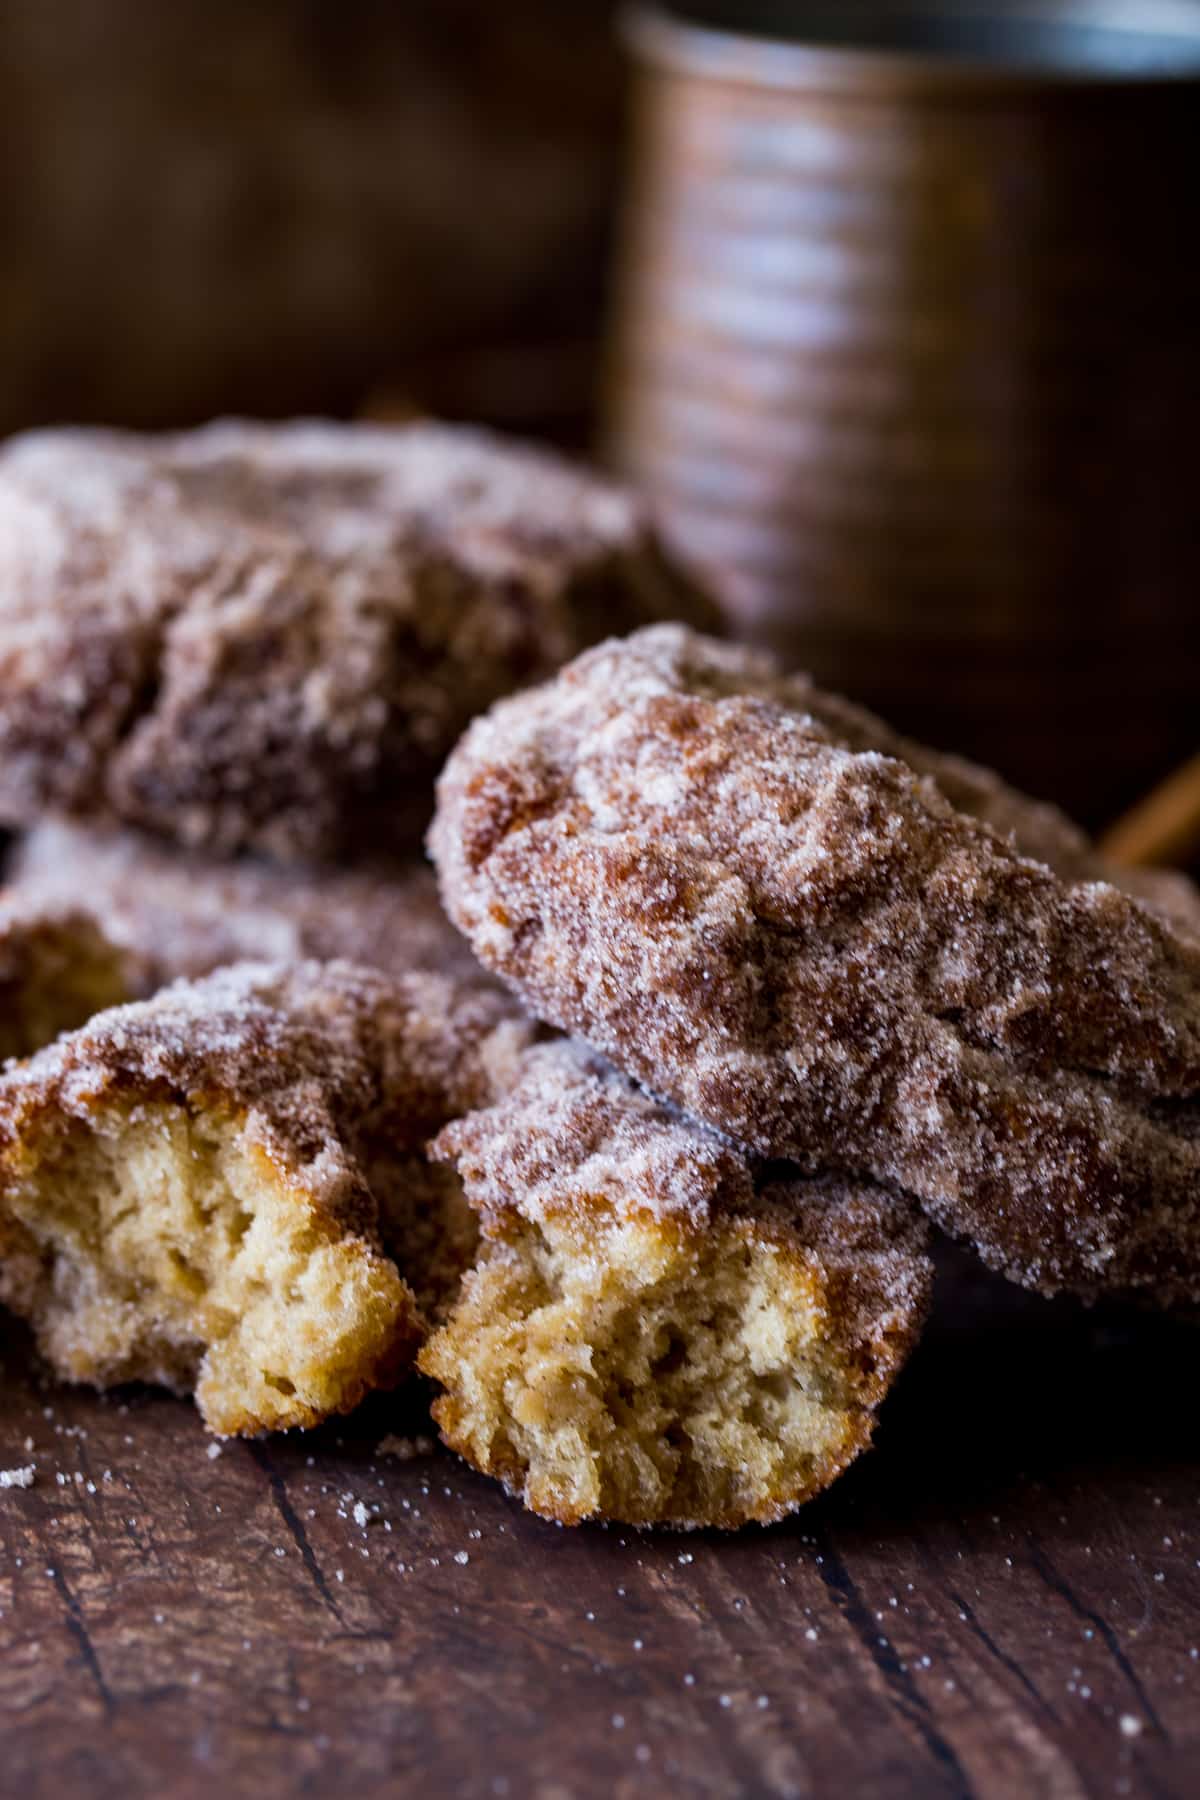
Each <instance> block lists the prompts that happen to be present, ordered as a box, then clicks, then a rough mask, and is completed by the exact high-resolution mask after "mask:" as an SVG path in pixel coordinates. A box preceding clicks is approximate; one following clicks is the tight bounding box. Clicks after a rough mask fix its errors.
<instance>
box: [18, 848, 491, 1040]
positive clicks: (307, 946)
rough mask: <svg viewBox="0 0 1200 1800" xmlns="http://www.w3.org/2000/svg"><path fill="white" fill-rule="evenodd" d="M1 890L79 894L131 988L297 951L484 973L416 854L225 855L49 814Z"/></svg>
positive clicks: (43, 904)
mask: <svg viewBox="0 0 1200 1800" xmlns="http://www.w3.org/2000/svg"><path fill="white" fill-rule="evenodd" d="M7 892H8V893H9V895H10V896H13V897H14V898H16V899H18V900H20V901H23V902H24V903H25V904H26V905H27V906H32V907H36V908H42V909H54V908H64V907H68V906H74V907H76V908H77V907H79V906H80V905H86V907H87V909H88V911H89V912H90V913H91V914H92V915H93V916H94V917H95V918H96V919H97V920H98V921H99V922H100V924H101V925H102V926H103V929H104V932H105V935H106V936H107V937H108V938H109V939H110V940H111V941H112V942H113V943H114V944H117V945H119V946H120V948H121V950H122V951H123V952H124V955H125V961H126V968H127V973H128V979H129V980H130V982H131V983H132V985H133V987H134V988H135V989H136V991H137V992H138V993H141V994H151V993H153V992H154V991H155V990H156V989H157V988H159V987H162V986H163V985H165V983H167V982H169V981H173V980H175V979H176V978H177V977H179V976H185V975H186V976H193V977H194V976H200V975H206V974H208V973H209V972H210V971H211V970H213V969H217V968H221V967H222V966H224V965H225V964H227V963H234V962H244V961H255V962H257V961H269V962H301V961H304V960H306V959H309V958H313V959H316V960H318V961H334V960H337V959H338V958H344V959H345V960H347V961H349V962H357V963H363V964H366V965H367V966H369V967H371V968H380V969H384V970H388V971H391V972H394V973H397V974H404V973H407V972H409V971H414V970H423V969H424V970H429V971H431V972H433V973H437V974H444V975H453V976H455V977H459V978H461V979H464V980H474V981H476V982H484V981H487V980H488V979H489V977H488V976H486V975H485V973H484V971H483V969H482V968H481V967H480V965H479V963H478V962H477V960H476V958H475V956H474V954H473V952H472V951H471V949H470V947H469V945H468V944H467V942H466V939H465V938H464V937H463V936H462V934H461V933H460V932H458V931H456V930H455V928H454V926H453V925H451V923H450V921H449V920H448V919H447V917H446V914H445V911H444V910H443V907H442V903H441V900H440V899H439V897H438V891H437V883H436V881H435V879H434V876H433V873H432V871H431V870H430V869H429V867H428V865H427V864H425V863H424V862H422V861H419V860H417V859H416V858H409V859H407V860H403V861H402V860H395V861H389V860H386V859H384V858H377V859H375V860H373V861H371V862H367V863H363V864H361V865H359V866H355V867H352V868H334V867H331V866H329V865H326V864H319V863H318V864H312V865H305V866H298V865H295V864H293V865H282V864H279V863H272V862H268V861H266V860H265V859H264V858H261V857H241V858H239V859H236V860H233V861H227V860H225V859H223V858H219V857H215V856H208V855H205V854H203V853H202V852H199V851H189V850H186V849H184V848H182V847H181V846H179V845H175V844H171V843H167V842H164V841H162V840H159V839H156V838H152V837H149V836H148V835H146V834H145V833H143V832H138V831H133V830H130V829H129V828H127V827H124V828H123V827H120V826H116V827H113V826H109V827H105V826H98V825H93V826H88V825H77V824H72V823H67V822H61V821H56V820H51V821H47V822H46V823H44V824H42V825H39V826H36V827H35V828H34V829H33V830H32V831H31V832H29V833H28V834H27V835H26V836H25V837H24V838H23V839H22V840H21V841H20V842H19V843H18V845H17V847H16V850H15V852H14V854H13V857H12V859H11V862H10V866H9V870H8V889H7ZM72 1022H73V1023H77V1022H79V1021H72Z"/></svg>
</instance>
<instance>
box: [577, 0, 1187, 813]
mask: <svg viewBox="0 0 1200 1800" xmlns="http://www.w3.org/2000/svg"><path fill="white" fill-rule="evenodd" d="M731 22H736V24H737V26H738V29H736V30H735V29H732V28H731ZM627 34H628V40H629V43H630V44H631V46H632V50H633V54H634V58H635V65H636V80H635V97H634V123H635V131H634V152H633V159H632V175H631V182H630V188H629V192H628V196H627V204H626V218H625V230H624V237H623V246H622V253H621V257H620V264H619V280H618V284H617V304H616V316H615V321H614V333H613V341H612V355H611V362H610V383H609V393H608V399H609V413H608V424H609V442H610V449H611V452H612V454H613V457H614V459H615V460H616V461H617V462H618V463H619V464H621V465H623V466H624V468H625V469H626V470H628V471H629V472H631V473H632V474H633V475H635V476H636V477H637V478H639V479H640V480H641V481H642V482H643V484H644V485H645V486H647V487H648V488H649V490H650V491H651V493H652V495H653V496H655V498H656V499H657V502H658V505H659V508H660V512H661V515H662V517H663V520H664V524H665V525H666V528H667V530H668V532H669V534H670V535H671V536H673V537H674V539H675V540H676V542H677V543H678V544H679V546H680V548H681V549H682V550H683V551H684V552H685V554H688V555H690V556H691V557H692V558H693V560H694V561H695V562H696V563H697V564H698V565H699V566H700V567H701V568H702V569H703V570H705V571H707V572H708V573H709V574H710V575H711V576H712V577H713V578H714V579H715V580H716V582H717V585H718V587H719V589H720V591H721V592H722V593H723V594H724V596H725V599H726V603H727V605H728V608H729V610H730V613H731V615H732V619H733V622H734V625H735V628H736V629H737V630H738V631H739V633H740V634H742V635H744V636H746V637H748V638H750V639H752V640H755V641H758V642H762V643H767V644H770V645H773V646H774V647H776V648H777V649H779V650H781V651H782V652H783V653H784V654H785V655H786V656H787V657H788V658H789V659H790V660H792V661H794V662H796V663H803V664H804V665H806V666H808V667H810V668H811V669H812V670H813V671H814V672H815V673H816V674H817V676H818V677H819V678H820V679H821V680H823V681H825V682H828V683H832V684H834V685H836V686H838V687H841V688H844V689H846V690H848V691H850V692H851V693H853V694H855V695H856V696H857V697H859V698H861V699H864V700H866V701H867V702H868V703H870V704H872V705H874V706H876V707H878V708H879V709H880V710H882V711H884V712H886V713H888V714H889V715H890V716H891V717H893V718H894V719H895V720H896V721H897V722H899V723H902V724H904V725H906V726H907V727H909V728H910V729H911V730H914V731H918V732H921V733H923V734H925V735H927V736H928V737H929V738H930V739H932V740H935V741H937V742H940V743H944V744H948V745H954V746H956V747H958V748H961V749H963V750H964V751H967V752H969V753H971V754H974V755H976V756H980V757H983V758H985V759H987V760H989V761H992V762H995V763H996V764H998V765H999V766H1000V767H1002V768H1003V769H1004V770H1005V771H1006V772H1007V773H1008V774H1009V775H1010V776H1011V777H1013V778H1014V779H1016V780H1018V781H1020V782H1022V783H1024V784H1025V785H1027V786H1029V787H1031V788H1034V789H1037V790H1040V791H1042V792H1045V793H1048V794H1051V795H1053V796H1054V797H1056V798H1057V799H1059V800H1060V801H1062V802H1063V803H1065V804H1067V805H1068V806H1070V807H1072V808H1073V809H1074V810H1076V811H1077V812H1078V813H1080V814H1081V815H1082V816H1084V817H1085V818H1088V819H1090V820H1093V821H1095V820H1099V819H1101V818H1103V817H1104V816H1106V815H1111V814H1112V813H1114V812H1115V811H1116V810H1117V809H1119V808H1120V807H1121V806H1122V805H1123V804H1125V803H1126V802H1127V801H1128V800H1129V799H1131V798H1132V797H1134V796H1135V795H1136V794H1137V793H1139V792H1140V791H1141V790H1142V789H1144V788H1145V787H1146V786H1147V785H1148V784H1149V783H1150V782H1151V781H1152V780H1153V779H1154V778H1155V777H1156V776H1157V775H1159V774H1160V773H1161V772H1162V771H1163V770H1164V769H1165V768H1168V767H1170V766H1171V764H1172V763H1173V762H1175V761H1179V760H1181V759H1182V758H1183V757H1185V756H1186V755H1188V754H1189V753H1191V752H1193V751H1194V750H1195V747H1196V742H1197V739H1198V738H1200V624H1198V622H1197V612H1198V608H1200V493H1198V482H1197V463H1196V453H1195V443H1196V431H1197V419H1198V417H1200V155H1198V154H1197V153H1198V151H1200V6H1197V5H1194V4H1173V3H1171V0H1166V3H1165V4H1161V5H1157V4H1155V0H1130V3H1129V4H1107V5H1106V4H1085V3H1083V0H1060V3H1059V4H1052V3H1047V0H1043V3H1042V4H1041V5H1040V6H1033V7H1030V6H1024V7H1020V8H1017V9H1014V8H1012V7H1009V8H1005V9H1003V10H1002V9H1001V8H1000V7H998V6H996V5H992V6H989V7H986V8H981V7H977V6H973V5H971V4H970V0H959V3H957V4H951V3H950V0H941V3H933V4H927V5H925V6H923V7H916V8H914V7H906V6H898V5H893V6H888V5H879V4H876V5H872V6H869V7H867V6H862V5H859V4H856V0H841V4H839V5H838V6H837V7H832V6H825V7H821V6H804V5H786V4H774V5H770V4H765V5H763V4H759V5H756V4H748V5H736V4H734V3H733V0H727V3H725V4H722V3H721V0H714V3H713V4H710V5H708V6H707V7H702V6H699V5H698V6H696V7H690V8H688V9H687V12H686V13H685V12H684V11H683V10H682V9H681V10H680V11H673V10H669V9H667V8H665V7H655V8H643V9H641V10H639V11H637V12H635V13H634V14H633V15H632V16H631V18H630V19H629V21H628V25H627Z"/></svg>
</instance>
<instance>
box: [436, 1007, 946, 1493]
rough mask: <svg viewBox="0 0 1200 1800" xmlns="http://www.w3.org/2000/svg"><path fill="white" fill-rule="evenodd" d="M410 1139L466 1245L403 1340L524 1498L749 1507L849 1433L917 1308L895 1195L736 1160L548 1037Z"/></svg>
mask: <svg viewBox="0 0 1200 1800" xmlns="http://www.w3.org/2000/svg"><path fill="white" fill-rule="evenodd" d="M434 1153H435V1154H436V1155H441V1156H444V1157H446V1158H447V1159H448V1160H449V1161H450V1162H451V1163H452V1164H453V1165H454V1166H455V1167H456V1168H457V1170H458V1173H459V1175H460V1177H461V1179H462V1181H463V1183H464V1186H465V1190H466V1194H467V1197H468V1199H469V1200H470V1202H471V1204H472V1205H473V1206H474V1207H476V1208H477V1209H478V1211H479V1214H480V1219H481V1222H482V1230H483V1240H484V1244H483V1253H482V1255H481V1258H480V1261H479V1262H478V1264H477V1266H476V1267H475V1268H474V1269H473V1270H472V1271H471V1272H470V1273H469V1274H468V1275H467V1277H466V1279H465V1281H464V1283H463V1287H462V1291H461V1294H460V1297H459V1299H458V1301H457V1303H456V1304H455V1305H454V1307H453V1308H452V1310H451V1312H450V1315H449V1318H448V1320H447V1322H446V1324H445V1325H444V1326H443V1328H442V1329H441V1330H440V1331H439V1332H438V1333H437V1334H436V1335H435V1336H434V1337H432V1338H431V1339H430V1340H429V1342H428V1343H427V1344H426V1346H425V1348H424V1350H423V1352H422V1354H421V1367H422V1368H423V1369H424V1371H425V1373H426V1374H428V1375H431V1376H433V1377H434V1378H435V1379H436V1380H437V1381H439V1382H440V1383H441V1384H442V1387H443V1388H444V1390H445V1391H444V1392H443V1394H442V1395H441V1396H440V1398H439V1399H438V1400H436V1401H435V1403H434V1408H433V1412H434V1417H435V1419H436V1420H437V1422H438V1424H439V1426H440V1427H441V1431H442V1435H443V1437H444V1438H445V1440H446V1442H447V1443H448V1444H450V1445H451V1446H452V1448H454V1449H455V1450H457V1451H459V1452H460V1453H461V1454H462V1455H463V1456H464V1457H466V1459H467V1460H468V1461H469V1462H471V1463H473V1464H474V1465H475V1467H476V1468H478V1469H481V1470H483V1471H484V1472H485V1473H486V1474H489V1475H495V1476H498V1477H499V1478H500V1480H502V1481H503V1482H504V1483H505V1485H506V1486H507V1487H508V1488H509V1489H510V1490H511V1491H512V1492H514V1493H516V1494H518V1495H520V1496H521V1497H522V1498H523V1499H524V1501H525V1503H526V1505H527V1506H529V1507H530V1508H532V1510H533V1511H535V1512H539V1513H542V1514H544V1515H545V1516H546V1517H548V1518H553V1519H557V1520H559V1521H560V1522H561V1523H563V1524H570V1525H573V1524H577V1523H579V1522H580V1521H581V1520H583V1519H591V1518H600V1519H617V1520H623V1521H625V1522H626V1523H629V1524H634V1525H674V1526H684V1527H692V1526H724V1527H733V1526H737V1525H742V1524H745V1523H747V1522H748V1521H751V1520H758V1521H761V1522H764V1523H765V1522H768V1521H770V1520H773V1519H778V1518H781V1517H782V1516H783V1515H784V1514H785V1513H787V1512H790V1511H792V1510H793V1509H794V1508H795V1507H797V1506H799V1505H800V1504H801V1503H802V1502H803V1501H805V1500H807V1499H808V1498H810V1496H812V1495H813V1494H815V1493H817V1492H819V1491H820V1490H821V1489H822V1488H824V1487H826V1486H828V1484H829V1483H830V1482H831V1481H832V1480H833V1479H834V1478H835V1476H837V1475H838V1474H839V1473H840V1472H841V1471H842V1470H843V1469H844V1468H845V1467H846V1466H847V1465H848V1464H849V1463H850V1462H851V1461H852V1460H853V1459H854V1457H855V1456H857V1455H858V1453H859V1452H860V1451H861V1450H862V1449H864V1448H865V1446H866V1445H867V1444H868V1443H869V1441H870V1437H871V1430H872V1426H873V1423H874V1419H875V1413H876V1410H877V1408H878V1406H879V1403H880V1401H881V1400H882V1399H883V1396H884V1394H885V1393H886V1392H887V1390H888V1388H889V1387H890V1385H891V1383H892V1380H893V1378H894V1377H895V1375H896V1373H897V1371H898V1369H899V1368H900V1366H901V1364H902V1363H903V1361H904V1359H905V1357H906V1356H907V1354H908V1351H909V1349H910V1347H911V1346H912V1344H913V1342H914V1341H915V1339H916V1336H917V1333H918V1331H919V1328H920V1325H921V1322H922V1320H923V1318H924V1314H925V1311H926V1308H927V1306H928V1302H929V1293H930V1284H931V1279H932V1265H931V1263H930V1260H929V1258H928V1256H927V1254H926V1248H925V1237H926V1227H925V1226H924V1223H923V1221H922V1220H921V1219H920V1215H919V1214H918V1213H917V1212H916V1211H915V1209H914V1208H913V1207H912V1206H911V1205H910V1204H909V1203H908V1202H907V1201H904V1200H901V1199H898V1198H896V1197H895V1196H892V1195H889V1194H886V1193H884V1192H883V1191H882V1190H879V1189H876V1188H872V1187H871V1186H870V1185H869V1184H868V1183H865V1182H852V1181H846V1180H839V1179H833V1178H828V1177H825V1178H821V1179H817V1180H805V1179H804V1178H803V1177H800V1176H798V1175H796V1174H795V1173H794V1172H788V1171H784V1170H780V1169H778V1168H776V1169H773V1170H772V1169H756V1168H755V1166H754V1164H753V1163H752V1161H751V1159H749V1158H748V1157H747V1156H746V1155H745V1153H743V1152H742V1151H741V1150H739V1149H738V1148H736V1147H735V1146H734V1145H732V1144H730V1143H728V1142H726V1141H724V1140H722V1139H720V1138H718V1137H716V1136H715V1135H713V1134H712V1133H710V1132H707V1131H705V1130H704V1129H703V1128H701V1127H699V1126H695V1125H692V1124H690V1123H688V1122H687V1121H685V1120H684V1119H682V1118H681V1117H680V1115H679V1114H678V1113H676V1112H674V1111H673V1110H672V1109H670V1108H667V1107H664V1106H661V1105H658V1104H656V1103H655V1102H653V1101H651V1100H649V1099H647V1098H646V1097H645V1096H643V1095H642V1094H640V1093H639V1092H638V1091H637V1090H636V1089H635V1088H634V1087H633V1086H632V1084H630V1083H628V1082H626V1081H625V1080H624V1078H623V1077H621V1076H619V1075H617V1074H615V1072H613V1071H612V1070H611V1069H609V1068H606V1067H604V1066H603V1065H601V1064H600V1063H599V1062H598V1059H596V1058H594V1057H590V1056H589V1055H587V1054H586V1053H584V1052H583V1051H581V1050H580V1049H579V1048H577V1047H576V1046H573V1045H571V1044H568V1043H564V1042H561V1041H560V1042H559V1043H556V1044H551V1045H546V1046H542V1047H540V1048H537V1049H534V1050H532V1051H530V1052H529V1054H528V1055H527V1057H526V1059H525V1067H524V1071H523V1074H522V1076H521V1078H520V1080H519V1081H518V1082H517V1083H516V1085H515V1086H514V1088H513V1089H512V1090H511V1092H510V1093H509V1094H508V1095H507V1096H505V1097H504V1098H502V1099H501V1100H500V1101H499V1102H497V1103H496V1104H495V1105H494V1106H492V1107H491V1108H489V1109H487V1110H485V1111H481V1112H477V1113H473V1114H471V1115H469V1116H468V1117H466V1118H464V1119H461V1120H459V1121H458V1122H457V1123H456V1124H453V1125H451V1126H449V1127H447V1129H446V1130H445V1131H444V1132H443V1133H442V1134H441V1136H440V1137H439V1138H438V1139H437V1141H436V1144H435V1147H434Z"/></svg>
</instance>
